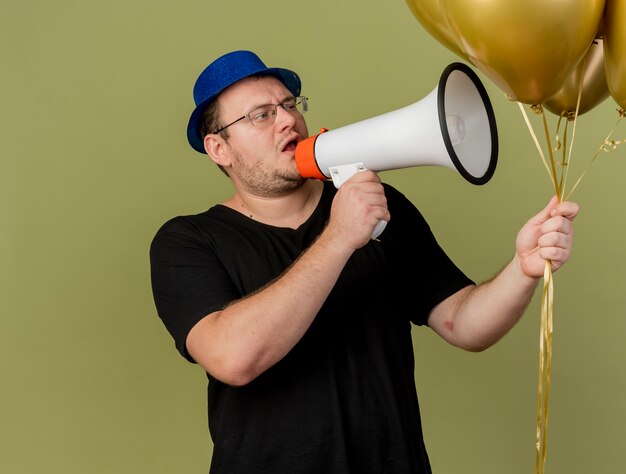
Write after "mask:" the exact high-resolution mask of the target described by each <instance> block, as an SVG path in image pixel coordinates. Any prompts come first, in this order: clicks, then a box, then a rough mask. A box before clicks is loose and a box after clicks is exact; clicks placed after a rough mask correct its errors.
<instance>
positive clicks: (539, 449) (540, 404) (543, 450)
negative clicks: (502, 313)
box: [518, 102, 566, 474]
mask: <svg viewBox="0 0 626 474" xmlns="http://www.w3.org/2000/svg"><path fill="white" fill-rule="evenodd" d="M518 104H519V106H520V110H521V111H522V114H523V115H524V119H525V121H526V125H527V126H528V130H529V132H530V135H531V136H532V138H533V141H534V142H535V145H536V146H537V149H538V150H539V155H540V156H541V159H542V161H543V164H544V166H545V167H546V170H547V171H548V175H549V176H550V178H551V179H552V184H553V186H554V190H555V193H556V195H557V197H558V199H559V201H560V200H561V195H562V192H561V189H560V186H561V185H562V182H559V181H557V175H556V165H555V161H554V151H555V150H553V149H552V146H551V144H550V134H549V130H548V125H547V121H546V117H545V114H544V113H543V108H542V107H541V106H540V105H538V106H532V109H533V111H535V112H536V113H541V114H542V116H543V124H544V131H545V134H546V139H547V141H548V150H549V151H550V164H551V167H549V166H548V163H547V161H546V159H545V156H544V154H543V151H542V149H541V147H540V146H539V142H538V140H537V137H536V135H535V133H534V130H533V128H532V126H531V124H530V121H529V120H528V116H527V114H526V111H525V110H524V107H523V106H522V104H521V103H519V102H518ZM563 152H564V155H563V156H564V158H563V159H564V160H565V159H566V158H565V148H564V150H563ZM564 164H566V163H564ZM543 282H544V283H543V293H542V298H541V324H540V326H541V327H540V334H539V376H538V386H537V429H536V440H535V447H536V457H535V468H536V473H537V474H544V472H545V464H546V458H547V454H548V451H547V433H548V400H549V396H550V371H551V369H552V329H553V322H552V318H553V316H552V312H553V299H554V283H553V279H552V267H551V263H550V261H549V260H546V265H545V268H544V273H543Z"/></svg>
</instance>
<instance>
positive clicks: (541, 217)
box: [528, 196, 558, 224]
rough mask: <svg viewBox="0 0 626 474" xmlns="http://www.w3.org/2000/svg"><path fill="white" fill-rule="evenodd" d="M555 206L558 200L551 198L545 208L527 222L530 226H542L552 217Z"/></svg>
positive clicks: (554, 197)
mask: <svg viewBox="0 0 626 474" xmlns="http://www.w3.org/2000/svg"><path fill="white" fill-rule="evenodd" d="M557 204H558V198H557V197H556V196H552V198H551V199H550V201H549V202H548V204H547V206H546V207H544V208H543V209H542V210H541V211H539V212H538V213H537V214H536V215H535V216H533V217H531V218H530V219H529V221H528V222H529V223H532V224H542V223H543V222H545V221H547V220H548V219H549V218H550V217H551V216H552V212H553V210H554V209H555V207H556V205H557Z"/></svg>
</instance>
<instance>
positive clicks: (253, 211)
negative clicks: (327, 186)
mask: <svg viewBox="0 0 626 474" xmlns="http://www.w3.org/2000/svg"><path fill="white" fill-rule="evenodd" d="M322 188H323V183H322V182H321V181H317V180H307V181H305V183H304V184H303V185H302V186H300V187H299V188H297V189H295V190H292V191H290V192H288V193H287V194H285V195H282V196H272V197H267V196H257V195H255V194H251V193H249V192H246V191H243V190H241V189H238V190H237V193H236V194H235V195H234V196H233V197H232V198H231V199H229V200H228V201H226V202H224V205H226V206H228V207H230V208H231V209H234V210H236V211H238V212H241V213H242V214H244V215H246V216H247V217H249V218H250V219H254V220H256V221H259V222H263V223H264V224H269V225H274V226H277V227H290V228H294V229H295V228H297V227H299V226H300V225H302V223H304V222H305V221H306V220H307V219H308V218H309V217H310V216H311V214H312V213H313V210H314V209H315V207H316V206H317V203H318V202H319V198H320V196H321V194H322Z"/></svg>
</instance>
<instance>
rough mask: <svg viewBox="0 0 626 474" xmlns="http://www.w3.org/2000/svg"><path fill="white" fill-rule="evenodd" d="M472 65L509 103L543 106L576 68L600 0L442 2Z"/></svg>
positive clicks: (597, 16)
mask: <svg viewBox="0 0 626 474" xmlns="http://www.w3.org/2000/svg"><path fill="white" fill-rule="evenodd" d="M441 2H442V3H441V7H442V10H443V11H446V12H447V17H448V22H449V25H450V30H451V32H452V33H453V34H454V35H455V36H456V37H457V38H458V40H459V46H460V48H461V49H462V50H463V51H464V52H465V54H467V56H468V57H469V59H470V60H471V61H472V63H473V64H474V65H475V66H476V67H478V68H479V69H480V70H481V71H482V72H483V73H484V74H485V75H486V76H487V77H489V78H490V79H491V80H492V81H493V82H494V83H495V84H496V85H497V86H498V87H499V88H500V89H502V90H503V91H504V92H505V93H506V94H507V95H508V96H509V97H510V98H511V99H513V100H516V101H518V102H522V103H525V104H532V105H535V104H542V103H544V102H545V101H547V100H548V99H549V98H550V97H552V96H553V95H554V94H555V93H556V92H557V91H558V90H559V89H560V88H561V85H562V84H563V83H564V82H565V80H566V79H567V78H568V77H569V76H570V74H571V73H572V71H573V70H574V69H575V68H576V66H577V65H578V64H579V63H580V61H581V60H582V58H583V56H584V55H585V53H586V51H587V48H588V47H589V45H590V44H591V42H592V41H593V39H594V38H595V36H596V33H597V31H598V25H599V23H600V19H601V18H602V14H603V11H604V2H605V0H550V1H546V0H524V1H511V0H489V1H486V0H441Z"/></svg>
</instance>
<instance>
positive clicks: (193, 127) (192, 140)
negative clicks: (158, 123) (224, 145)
mask: <svg viewBox="0 0 626 474" xmlns="http://www.w3.org/2000/svg"><path fill="white" fill-rule="evenodd" d="M256 74H266V75H269V76H273V77H275V78H276V79H278V80H279V81H281V82H282V83H283V84H284V85H285V87H286V88H287V89H289V92H291V93H292V94H293V95H294V96H298V95H300V90H301V81H300V77H299V76H298V75H297V74H296V73H295V72H293V71H290V70H289V69H282V68H275V67H274V68H260V69H258V70H252V71H250V72H249V73H248V74H246V75H244V76H241V77H237V78H236V79H233V80H232V81H230V82H228V83H226V84H224V85H223V87H221V88H220V89H218V90H216V91H215V92H214V93H213V94H212V95H210V96H209V97H207V98H206V99H204V100H203V101H202V102H200V103H199V104H198V105H197V106H196V108H195V109H194V111H193V112H192V114H191V117H190V118H189V123H188V125H187V140H188V141H189V144H190V145H191V146H192V148H193V149H194V150H196V151H198V152H200V153H204V154H206V150H205V149H204V137H203V136H202V133H201V132H200V128H201V126H202V115H203V114H204V111H205V109H206V108H207V106H208V105H209V104H210V103H211V102H212V101H213V100H215V98H216V97H217V96H218V95H219V94H221V93H222V92H223V91H224V90H225V89H227V88H228V87H230V86H232V85H233V84H235V83H236V82H239V81H240V80H242V79H245V78H246V77H250V76H254V75H256Z"/></svg>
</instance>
